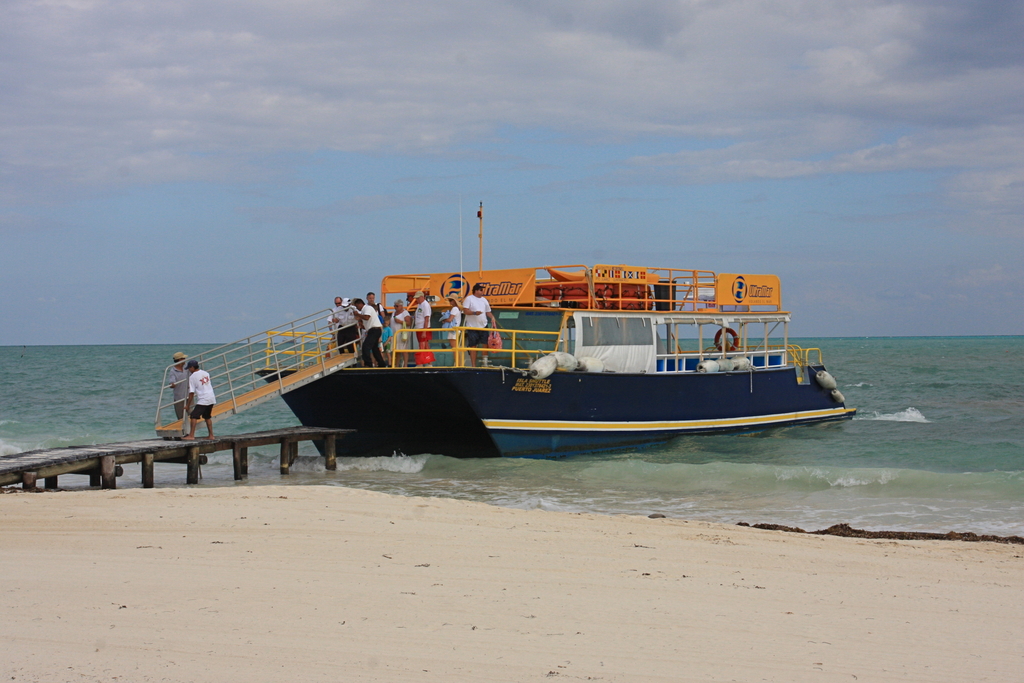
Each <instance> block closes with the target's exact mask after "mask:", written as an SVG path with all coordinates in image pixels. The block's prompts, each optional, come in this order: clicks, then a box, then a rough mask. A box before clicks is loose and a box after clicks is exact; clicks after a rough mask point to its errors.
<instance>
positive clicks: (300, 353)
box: [155, 310, 356, 437]
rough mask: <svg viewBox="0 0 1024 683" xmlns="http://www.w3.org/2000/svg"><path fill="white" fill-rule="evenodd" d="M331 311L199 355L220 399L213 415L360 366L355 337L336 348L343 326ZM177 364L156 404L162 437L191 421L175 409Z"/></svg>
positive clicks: (166, 375) (214, 417) (178, 433)
mask: <svg viewBox="0 0 1024 683" xmlns="http://www.w3.org/2000/svg"><path fill="white" fill-rule="evenodd" d="M330 315H331V311H330V310H324V311H319V312H317V313H314V314H312V315H308V316H306V317H304V318H299V319H298V320H293V321H292V322H290V323H286V324H284V325H282V326H281V327H277V328H274V329H272V330H267V331H266V332H261V333H259V334H257V335H253V336H251V337H246V338H244V339H240V340H238V341H234V342H231V343H230V344H224V345H222V346H218V347H217V348H215V349H210V350H209V351H206V352H204V353H202V354H200V355H198V356H193V357H192V359H194V360H196V361H198V362H199V367H200V368H202V369H203V370H206V371H207V372H208V373H210V379H211V381H212V382H213V391H214V394H215V395H216V396H217V403H216V404H215V405H214V407H213V415H212V420H213V421H214V422H216V421H218V420H221V419H223V418H225V417H228V416H229V415H235V414H237V413H240V412H242V411H243V410H247V409H249V408H252V407H254V406H257V405H259V404H261V403H264V402H266V401H269V400H270V399H272V398H274V397H276V396H281V395H283V394H286V393H288V392H289V391H292V390H294V389H298V388H299V387H301V386H304V385H306V384H309V383H310V382H315V381H316V380H318V379H320V378H322V377H324V376H325V375H329V374H331V373H333V372H337V371H338V370H341V369H342V368H347V367H350V366H352V365H355V363H356V354H355V342H350V343H349V344H346V345H345V347H344V348H342V349H337V348H335V345H334V341H335V338H336V336H337V330H336V329H335V328H334V327H333V326H332V325H331V324H330V323H329V322H328V318H329V317H330ZM353 326H354V324H353ZM190 360H191V359H190ZM173 367H174V365H173V364H171V365H169V366H167V368H166V369H165V370H164V380H163V383H162V385H161V389H160V398H159V400H158V401H157V409H156V420H155V422H156V425H155V426H156V433H157V436H163V437H178V436H181V434H182V431H183V429H182V422H184V423H185V424H186V425H187V424H188V417H187V416H185V417H184V418H179V417H178V416H177V414H176V412H175V406H174V404H175V401H174V393H173V391H172V389H171V387H170V379H169V375H170V371H171V368H173Z"/></svg>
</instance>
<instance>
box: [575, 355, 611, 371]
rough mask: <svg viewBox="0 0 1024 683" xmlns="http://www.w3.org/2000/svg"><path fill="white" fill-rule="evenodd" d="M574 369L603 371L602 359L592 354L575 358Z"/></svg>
mask: <svg viewBox="0 0 1024 683" xmlns="http://www.w3.org/2000/svg"><path fill="white" fill-rule="evenodd" d="M576 369H577V370H578V371H580V372H604V361H603V360H601V359H600V358H594V357H593V356H583V358H577V359H576Z"/></svg>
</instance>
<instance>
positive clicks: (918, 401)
mask: <svg viewBox="0 0 1024 683" xmlns="http://www.w3.org/2000/svg"><path fill="white" fill-rule="evenodd" d="M794 341H795V343H799V344H801V345H803V346H816V347H820V348H822V350H823V351H824V354H825V362H826V364H827V365H828V367H829V369H830V371H832V372H833V374H835V375H836V377H837V379H838V381H839V386H840V389H841V390H842V391H843V393H844V394H845V395H846V398H847V404H848V405H850V406H852V407H856V408H858V409H859V410H860V414H859V415H858V417H857V418H856V419H855V420H853V421H848V422H844V423H834V424H823V425H814V426H806V427H790V428H782V429H773V430H768V431H764V432H760V433H757V434H749V435H719V436H695V437H682V438H678V439H675V440H674V441H672V442H670V443H668V444H665V445H661V446H657V447H651V448H647V449H640V450H633V451H624V452H619V453H611V454H600V455H584V456H573V457H569V458H563V459H559V460H526V459H504V460H487V459H480V460H456V459H452V458H446V457H443V456H436V455H431V456H413V457H406V456H402V455H396V456H395V457H389V458H369V459H357V458H344V457H342V458H339V467H338V471H337V472H325V471H324V468H323V462H322V460H320V459H318V458H317V457H316V456H315V450H313V448H312V446H310V445H308V444H305V445H303V447H302V450H301V451H300V459H299V461H298V462H297V463H296V464H295V466H293V470H294V471H293V474H291V475H290V476H289V477H287V478H282V477H281V476H280V475H279V474H278V471H277V450H276V448H273V447H270V448H266V449H254V452H253V453H252V454H251V456H250V469H249V472H250V478H249V480H248V481H247V482H243V483H235V482H234V481H232V473H231V464H230V454H229V453H223V454H216V455H213V456H211V462H210V464H208V465H207V466H205V467H204V468H203V483H202V484H200V486H239V485H241V486H259V485H261V484H267V483H275V484H279V483H287V484H290V485H298V486H303V485H337V486H353V487H359V488H366V489H374V490H377V491H384V492H388V493H395V494H399V495H412V496H446V497H453V498H462V499H468V500H477V501H483V502H487V503H491V504H495V505H503V506H509V507H519V508H543V509H550V510H566V511H578V512H584V511H585V512H596V513H606V514H614V513H629V514H649V513H652V512H661V513H663V514H666V515H668V516H670V517H684V518H687V519H700V520H708V521H716V522H725V523H735V522H741V521H743V522H749V523H752V524H753V523H757V522H772V523H777V524H786V525H794V526H800V527H804V528H808V529H812V528H813V529H817V528H822V527H825V526H829V525H831V524H835V523H838V522H847V523H850V524H852V525H854V526H858V527H862V528H868V529H893V530H918V531H938V532H945V531H950V530H957V531H974V532H977V533H995V534H1000V535H1007V534H1018V535H1024V378H1022V376H1021V373H1020V372H1019V371H1017V369H1016V367H1015V366H1014V365H1013V359H1014V358H1019V357H1021V355H1022V354H1024V337H976V338H891V339H890V338H881V339H880V338H872V339H804V340H794ZM205 348H208V347H201V346H184V347H177V346H173V347H172V346H155V345H154V346H60V347H38V346H36V347H27V348H22V347H0V377H2V378H3V380H2V387H3V390H2V391H0V453H4V454H6V453H15V452H18V451H21V450H29V449H34V448H47V447H57V446H68V445H76V444H91V443H106V442H112V441H123V440H128V439H138V438H149V437H151V436H152V435H153V431H152V430H153V419H154V412H155V406H156V396H157V392H158V391H159V383H160V380H161V377H162V373H163V369H164V367H165V365H166V363H167V362H168V359H169V358H170V356H171V354H172V353H173V352H174V351H177V350H183V351H185V352H186V353H189V354H195V353H198V352H200V351H202V350H203V349H205ZM440 417H441V416H439V418H440ZM294 424H296V421H295V419H294V417H293V416H292V414H291V413H290V412H289V411H288V409H287V407H286V406H285V405H284V403H283V402H282V401H280V400H279V399H278V400H276V401H273V402H271V403H267V404H263V405H261V406H258V407H256V408H254V409H252V410H250V411H248V412H246V413H243V414H241V415H238V416H235V417H231V418H228V419H226V420H225V421H223V422H219V423H218V425H217V426H218V428H219V431H221V432H223V433H235V432H247V431H255V430H259V429H270V428H274V427H285V426H292V425H294ZM438 428H439V429H443V428H444V423H443V420H440V419H439V422H438ZM200 433H201V434H203V433H205V430H204V429H203V428H200ZM125 470H126V471H125V476H124V477H123V478H122V479H121V480H120V481H119V484H118V485H119V486H139V471H138V468H137V467H136V466H134V465H131V466H126V468H125ZM156 477H157V486H161V487H162V486H182V485H183V483H184V477H185V473H184V468H183V467H181V466H174V465H162V466H160V465H158V467H157V474H156ZM60 483H61V487H69V488H70V487H83V486H86V485H87V483H88V479H87V478H85V477H74V476H65V477H62V478H61V482H60Z"/></svg>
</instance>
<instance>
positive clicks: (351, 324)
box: [334, 297, 359, 353]
mask: <svg viewBox="0 0 1024 683" xmlns="http://www.w3.org/2000/svg"><path fill="white" fill-rule="evenodd" d="M334 311H335V315H336V316H337V318H338V351H339V352H341V353H355V352H356V345H355V344H354V343H353V342H357V341H359V328H358V327H356V316H355V309H354V308H353V307H352V299H350V298H348V297H345V298H343V299H342V300H341V305H340V306H339V307H338V308H335V309H334ZM346 344H347V346H346Z"/></svg>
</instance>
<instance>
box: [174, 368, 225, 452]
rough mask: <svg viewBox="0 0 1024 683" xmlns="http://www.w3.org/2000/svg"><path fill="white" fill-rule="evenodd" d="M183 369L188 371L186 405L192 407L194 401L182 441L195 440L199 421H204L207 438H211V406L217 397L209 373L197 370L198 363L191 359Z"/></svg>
mask: <svg viewBox="0 0 1024 683" xmlns="http://www.w3.org/2000/svg"><path fill="white" fill-rule="evenodd" d="M185 369H186V370H188V371H189V373H190V374H189V378H188V401H187V403H186V405H192V401H193V400H195V407H194V408H193V409H192V412H191V413H190V414H189V417H190V418H191V419H190V420H189V422H190V429H189V432H188V436H183V437H182V439H184V440H187V441H191V440H192V439H195V438H196V424H198V422H199V420H205V421H206V429H207V430H209V432H210V436H209V438H211V439H212V438H213V420H212V419H211V418H212V417H213V404H214V403H216V402H217V397H216V396H214V393H213V382H212V381H211V380H210V373H208V372H207V371H206V370H200V369H199V363H198V362H197V361H196V360H195V359H192V360H190V361H189V362H188V363H186V364H185Z"/></svg>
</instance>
